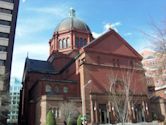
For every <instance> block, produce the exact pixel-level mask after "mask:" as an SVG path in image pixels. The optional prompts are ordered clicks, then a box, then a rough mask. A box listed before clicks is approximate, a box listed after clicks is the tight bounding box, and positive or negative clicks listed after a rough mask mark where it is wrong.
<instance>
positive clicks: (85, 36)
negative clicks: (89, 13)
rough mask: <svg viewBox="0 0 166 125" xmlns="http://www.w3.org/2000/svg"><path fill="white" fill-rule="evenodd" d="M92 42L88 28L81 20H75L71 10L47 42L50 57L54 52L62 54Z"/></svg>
mask: <svg viewBox="0 0 166 125" xmlns="http://www.w3.org/2000/svg"><path fill="white" fill-rule="evenodd" d="M92 40H93V36H92V34H91V31H90V28H89V27H88V25H87V24H86V23H84V22H83V21H82V20H80V19H78V18H76V14H75V10H74V9H73V8H71V9H70V11H69V17H67V18H65V19H63V20H62V21H61V22H60V23H59V24H58V25H57V27H56V28H55V31H54V33H53V36H52V38H51V39H50V41H49V45H50V55H51V54H53V53H55V52H62V53H64V54H67V53H70V52H71V51H72V50H75V49H76V50H78V49H80V48H81V47H83V46H84V45H86V44H87V43H90V41H92Z"/></svg>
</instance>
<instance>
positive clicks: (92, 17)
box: [12, 0, 166, 79]
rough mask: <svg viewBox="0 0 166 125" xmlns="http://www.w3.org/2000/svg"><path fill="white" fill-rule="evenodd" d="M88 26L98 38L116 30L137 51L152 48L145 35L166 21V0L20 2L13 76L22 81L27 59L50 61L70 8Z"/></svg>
mask: <svg viewBox="0 0 166 125" xmlns="http://www.w3.org/2000/svg"><path fill="white" fill-rule="evenodd" d="M71 7H72V8H74V9H75V10H76V16H77V17H78V18H80V19H82V20H83V21H84V22H86V23H87V24H88V25H89V27H90V29H91V31H92V33H93V35H94V36H95V37H97V36H99V35H101V34H102V33H104V32H105V31H107V30H108V26H109V25H110V24H111V25H112V27H113V28H114V29H115V30H116V31H117V32H118V33H119V34H120V35H121V36H122V37H123V38H124V39H125V40H127V41H128V43H129V44H130V45H132V46H133V48H135V49H136V50H137V51H139V52H140V51H141V50H143V49H145V48H148V47H149V41H148V40H147V39H146V37H145V35H143V34H142V31H144V32H151V26H150V23H151V22H152V21H154V22H155V23H156V24H158V25H160V24H162V23H163V22H164V21H166V1H165V0H47V1H46V0H20V6H19V14H18V21H17V29H16V38H15V45H14V53H13V64H12V76H13V77H17V78H19V79H21V78H22V74H23V68H24V63H25V58H26V56H27V53H28V57H29V58H33V59H41V60H47V57H48V54H49V53H48V51H49V45H48V41H49V39H50V38H51V36H52V34H53V31H54V29H55V27H56V25H57V24H58V23H59V22H60V21H61V20H62V19H63V18H65V17H67V16H68V11H69V8H71Z"/></svg>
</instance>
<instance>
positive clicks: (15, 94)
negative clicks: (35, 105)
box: [7, 77, 22, 125]
mask: <svg viewBox="0 0 166 125" xmlns="http://www.w3.org/2000/svg"><path fill="white" fill-rule="evenodd" d="M21 87H22V85H21V82H20V81H19V80H18V79H17V78H15V77H14V78H11V82H10V98H11V102H10V112H9V114H8V120H7V122H8V124H9V125H16V124H17V122H18V109H19V102H20V89H21Z"/></svg>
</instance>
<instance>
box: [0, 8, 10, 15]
mask: <svg viewBox="0 0 166 125" xmlns="http://www.w3.org/2000/svg"><path fill="white" fill-rule="evenodd" d="M0 12H2V13H8V14H12V10H8V9H4V8H0Z"/></svg>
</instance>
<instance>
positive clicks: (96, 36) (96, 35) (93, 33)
mask: <svg viewBox="0 0 166 125" xmlns="http://www.w3.org/2000/svg"><path fill="white" fill-rule="evenodd" d="M102 34H103V33H96V32H92V35H93V37H94V38H98V37H99V36H101V35H102Z"/></svg>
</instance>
